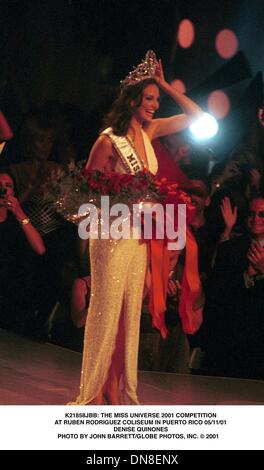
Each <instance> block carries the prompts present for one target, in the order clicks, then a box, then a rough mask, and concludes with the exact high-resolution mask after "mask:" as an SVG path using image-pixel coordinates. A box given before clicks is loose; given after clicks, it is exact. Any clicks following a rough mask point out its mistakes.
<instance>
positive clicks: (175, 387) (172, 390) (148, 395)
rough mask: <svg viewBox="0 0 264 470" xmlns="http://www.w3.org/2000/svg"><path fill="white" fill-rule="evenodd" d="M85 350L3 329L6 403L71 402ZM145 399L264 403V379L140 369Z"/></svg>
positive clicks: (2, 395)
mask: <svg viewBox="0 0 264 470" xmlns="http://www.w3.org/2000/svg"><path fill="white" fill-rule="evenodd" d="M80 366H81V354H80V353H77V352H74V351H71V350H69V349H65V348H62V347H60V346H56V345H53V344H49V343H37V342H34V341H30V340H29V339H27V338H23V337H20V336H18V335H16V334H14V333H10V332H7V331H4V330H1V329H0V376H1V385H0V405H65V404H66V403H67V402H68V401H70V400H72V399H73V398H74V397H75V396H76V394H77V392H78V386H79V375H80ZM138 392H139V393H138V395H139V400H140V403H141V404H142V405H205V404H207V405H216V404H217V405H224V404H233V405H235V404H240V405H241V404H247V405H249V404H252V405H256V404H264V381H260V380H242V379H241V380H240V379H227V378H221V377H207V376H200V375H179V374H167V373H159V372H147V371H140V372H139V388H138Z"/></svg>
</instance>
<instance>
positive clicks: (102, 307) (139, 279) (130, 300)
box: [70, 131, 158, 405]
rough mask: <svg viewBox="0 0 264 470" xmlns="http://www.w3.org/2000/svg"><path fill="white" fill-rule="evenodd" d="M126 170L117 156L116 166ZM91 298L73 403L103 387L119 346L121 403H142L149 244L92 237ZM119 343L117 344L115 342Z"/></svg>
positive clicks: (151, 159) (151, 156) (151, 160)
mask: <svg viewBox="0 0 264 470" xmlns="http://www.w3.org/2000/svg"><path fill="white" fill-rule="evenodd" d="M142 135H143V139H144V144H145V151H146V155H147V159H148V169H149V170H150V171H151V173H153V174H155V173H156V172H157V169H158V165H157V159H156V156H155V153H154V150H153V147H152V145H151V143H150V141H149V138H148V136H147V134H146V133H145V132H144V131H143V132H142ZM115 171H117V172H119V173H126V172H127V170H126V169H125V167H124V166H123V164H122V162H121V160H120V159H119V160H118V162H117V165H116V168H115ZM90 261H91V279H92V284H91V298H90V305H89V309H88V315H87V321H86V326H85V334H84V349H83V359H82V370H81V383H80V394H79V396H78V397H77V399H76V401H75V402H71V403H70V404H76V405H85V404H88V403H89V402H90V401H91V400H93V399H94V398H95V397H96V396H97V395H98V393H99V392H100V390H101V389H102V387H103V386H104V384H105V382H106V380H107V375H108V372H109V368H110V366H111V360H112V356H113V354H114V351H115V348H116V347H118V355H119V359H120V361H122V364H121V368H122V380H121V384H122V402H123V403H126V404H138V403H139V402H138V398H137V361H138V343H139V327H140V316H141V305H142V297H143V288H144V281H145V274H146V267H147V245H146V243H145V242H143V241H142V240H137V239H133V238H131V239H129V240H127V239H120V240H114V239H110V240H101V239H98V240H95V239H91V240H90ZM117 344H118V346H116V345H117Z"/></svg>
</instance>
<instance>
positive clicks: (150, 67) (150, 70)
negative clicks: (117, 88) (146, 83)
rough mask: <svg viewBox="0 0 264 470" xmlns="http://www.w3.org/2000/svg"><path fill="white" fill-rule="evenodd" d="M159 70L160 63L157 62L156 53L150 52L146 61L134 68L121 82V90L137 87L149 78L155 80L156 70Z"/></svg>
mask: <svg viewBox="0 0 264 470" xmlns="http://www.w3.org/2000/svg"><path fill="white" fill-rule="evenodd" d="M158 68H159V62H158V60H157V57H156V54H155V52H154V51H151V50H150V51H148V52H147V53H146V56H145V59H143V61H142V62H141V63H140V64H138V65H137V67H134V68H133V70H132V71H131V72H129V74H128V75H127V76H126V77H125V78H124V80H122V81H121V89H124V88H126V87H128V86H130V85H136V84H137V83H139V82H141V81H142V80H146V79H147V78H154V77H155V74H156V70H157V69H158Z"/></svg>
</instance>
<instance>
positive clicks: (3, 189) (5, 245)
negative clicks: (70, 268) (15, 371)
mask: <svg viewBox="0 0 264 470" xmlns="http://www.w3.org/2000/svg"><path fill="white" fill-rule="evenodd" d="M44 253H45V246H44V243H43V240H42V237H41V235H40V234H39V233H38V231H37V230H36V229H35V228H34V226H33V225H32V223H31V220H30V219H29V218H28V216H27V214H26V213H25V212H24V211H23V209H22V208H21V206H20V203H19V201H18V199H17V198H16V195H15V183H14V178H13V176H12V175H11V174H10V172H9V171H8V170H5V169H2V170H1V171H0V302H1V309H0V310H1V326H4V327H5V326H7V327H10V328H13V327H14V328H16V329H17V328H20V327H21V326H22V325H23V322H25V323H26V315H29V310H30V309H31V308H32V304H31V295H30V291H31V288H32V281H33V279H34V276H35V272H34V261H35V259H36V255H44Z"/></svg>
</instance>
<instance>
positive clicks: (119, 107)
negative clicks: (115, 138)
mask: <svg viewBox="0 0 264 470" xmlns="http://www.w3.org/2000/svg"><path fill="white" fill-rule="evenodd" d="M148 85H156V86H157V87H158V84H157V82H156V80H154V78H146V80H142V81H141V82H139V83H137V84H136V85H130V86H128V87H126V88H124V90H122V91H121V93H120V95H119V97H118V98H117V99H116V101H115V102H114V104H113V106H112V109H111V111H110V112H109V113H108V114H107V115H106V117H105V120H104V126H103V129H105V128H107V127H112V129H113V132H114V134H116V135H126V133H127V131H128V127H129V123H130V120H131V118H132V115H133V113H134V111H135V109H137V108H138V107H139V106H140V105H141V102H142V98H143V90H144V89H145V88H146V87H147V86H148ZM131 101H134V106H132V105H131Z"/></svg>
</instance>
